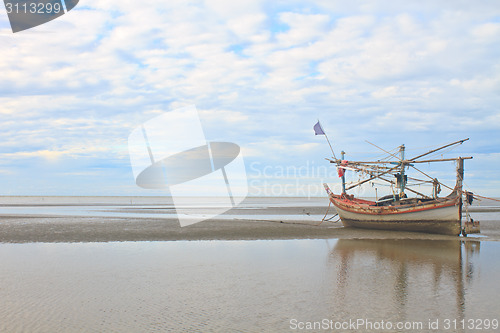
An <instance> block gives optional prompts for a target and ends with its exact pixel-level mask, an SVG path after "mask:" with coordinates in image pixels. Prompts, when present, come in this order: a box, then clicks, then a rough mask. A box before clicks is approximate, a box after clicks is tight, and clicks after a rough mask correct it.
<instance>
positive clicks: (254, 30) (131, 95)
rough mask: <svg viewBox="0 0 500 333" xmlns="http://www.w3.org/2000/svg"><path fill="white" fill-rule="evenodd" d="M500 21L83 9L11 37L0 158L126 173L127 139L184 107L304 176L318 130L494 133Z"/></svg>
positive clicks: (341, 136)
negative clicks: (64, 161) (65, 160)
mask: <svg viewBox="0 0 500 333" xmlns="http://www.w3.org/2000/svg"><path fill="white" fill-rule="evenodd" d="M499 15H500V9H498V6H496V5H494V4H493V3H490V2H484V3H481V4H474V5H469V4H466V3H463V2H461V3H458V2H457V3H447V4H442V3H439V2H434V1H424V2H419V4H418V5H416V4H415V5H414V4H409V3H406V2H401V1H382V0H381V1H373V2H370V3H366V2H360V1H350V2H348V3H347V2H343V3H342V2H332V1H319V0H318V1H314V2H310V3H307V4H304V3H303V2H298V1H295V2H293V1H292V2H290V3H289V5H287V4H280V5H276V4H273V3H265V2H262V1H251V0H247V1H244V2H241V1H240V2H234V1H233V2H231V1H222V0H210V1H188V2H186V1H180V0H179V1H167V2H158V1H152V0H149V1H145V2H141V3H138V2H136V1H130V0H124V1H120V2H116V1H109V0H105V1H93V0H88V1H86V2H85V3H80V4H79V5H78V6H77V7H76V8H75V9H74V10H72V11H71V12H70V13H68V14H66V15H64V16H63V17H61V18H59V19H57V20H54V21H52V22H50V23H48V24H46V25H43V26H40V27H38V28H35V29H32V30H28V31H25V32H22V33H18V34H11V33H10V32H8V31H5V30H3V31H2V32H1V34H0V59H1V60H0V73H2V76H1V77H0V91H1V93H0V120H1V121H2V124H3V126H4V128H6V130H4V131H3V132H1V133H0V149H2V151H1V153H3V154H10V155H4V156H5V157H7V158H14V157H16V158H17V157H19V156H23V154H24V156H26V158H27V156H28V155H30V154H31V155H30V156H31V157H33V156H35V155H37V156H43V155H44V154H45V156H46V157H49V156H56V155H57V154H63V155H62V156H71V157H72V158H75V159H78V160H80V161H83V159H87V160H88V161H96V163H97V164H103V163H104V164H105V163H106V162H103V161H106V160H108V162H107V163H109V164H110V165H116V166H117V167H121V168H123V169H122V172H126V171H125V170H126V168H128V167H129V165H128V163H129V162H128V160H127V156H126V150H124V149H123V148H116V147H120V145H122V144H123V142H125V140H126V138H127V136H128V134H129V132H130V130H131V129H132V128H134V127H135V126H137V125H138V124H141V123H143V122H144V121H146V120H148V119H149V118H151V117H152V116H153V114H158V113H159V112H163V111H168V110H172V109H175V108H177V107H179V106H182V105H186V104H196V105H197V107H198V109H199V110H201V114H202V115H203V116H205V125H206V126H207V128H206V131H207V133H209V134H210V135H211V136H212V137H217V138H223V137H226V138H227V139H228V140H229V139H231V140H234V141H235V142H238V143H239V144H240V145H241V146H242V147H243V150H244V152H248V156H249V158H250V160H252V159H253V160H255V159H259V160H262V161H276V160H279V159H280V158H283V159H285V160H286V161H287V163H298V164H299V165H300V164H301V161H299V160H300V159H304V160H306V159H315V158H317V157H318V156H317V155H318V153H319V154H321V147H322V146H321V145H320V146H318V145H317V141H316V140H315V138H314V136H313V135H312V129H311V128H312V125H313V123H314V122H315V121H316V119H317V118H321V119H322V121H323V122H324V123H325V125H326V126H327V127H328V128H329V129H330V131H331V133H330V134H331V135H332V137H334V138H335V145H342V144H351V143H353V142H362V141H363V140H364V139H373V136H375V137H380V138H381V141H384V140H387V141H390V140H392V139H394V138H401V139H400V140H403V139H404V140H408V141H409V142H411V141H414V142H418V141H419V138H420V137H422V134H423V133H425V135H424V136H425V137H427V138H429V139H428V140H429V141H432V137H435V136H439V137H441V136H450V137H451V136H461V135H462V134H463V133H464V132H473V134H474V135H477V136H478V137H480V136H481V135H491V134H490V133H492V131H494V130H498V126H499V125H498V124H499V123H500V121H499V117H500V111H499V110H498V108H497V106H498V103H499V102H500V96H499V95H498V91H499V88H500V66H499V65H498V51H497V49H498V47H497V46H498V44H499V42H500V34H499V30H500V24H499V23H498V20H497V19H496V18H497V17H498V16H499ZM0 20H3V21H2V22H0V23H2V24H3V25H5V24H6V21H5V20H6V16H5V17H3V18H0ZM3 25H0V26H3ZM275 25H279V27H278V28H277V27H276V26H275ZM440 131H444V132H445V134H442V133H440ZM482 131H488V134H482ZM438 133H439V134H438ZM367 136H370V137H367ZM498 140H499V137H498V134H496V135H493V137H492V138H490V141H492V142H493V143H498ZM398 143H399V142H398ZM84 146H85V147H93V149H94V148H95V150H91V151H90V152H91V153H90V152H89V154H85V153H84V152H83V150H82V149H83V148H82V147H84ZM324 148H325V149H324V151H325V154H329V153H328V150H329V149H328V147H324ZM299 151H300V154H299V153H292V152H299ZM44 152H45V153H44ZM26 154H27V155H26ZM51 154H52V155H51ZM293 154H295V155H297V154H299V155H301V156H294V158H291V157H290V156H291V155H293ZM319 159H320V160H321V159H322V156H321V157H320V158H319ZM89 163H90V162H89ZM273 163H274V162H273ZM82 165H84V166H81V167H82V168H84V167H85V165H87V164H85V163H83V164H82ZM4 170H5V168H4ZM71 172H72V173H73V174H76V173H79V172H81V173H82V174H83V173H85V172H86V170H80V171H78V170H72V171H71ZM92 172H93V171H92ZM92 172H91V173H92ZM115 185H116V184H115ZM115 185H113V186H111V185H110V188H111V187H112V188H116V186H115ZM127 186H128V185H127Z"/></svg>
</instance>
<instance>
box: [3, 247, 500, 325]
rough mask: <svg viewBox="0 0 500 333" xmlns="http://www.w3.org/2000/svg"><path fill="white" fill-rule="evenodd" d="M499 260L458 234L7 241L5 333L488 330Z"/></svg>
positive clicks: (497, 250) (495, 313)
mask: <svg viewBox="0 0 500 333" xmlns="http://www.w3.org/2000/svg"><path fill="white" fill-rule="evenodd" d="M499 254H500V243H498V242H493V241H483V242H478V241H471V240H467V241H461V240H459V239H457V240H404V239H403V240H391V239H385V240H369V239H368V240H360V239H359V240H356V239H354V240H353V239H340V240H288V241H283V240H273V241H176V242H122V243H76V244H68V243H50V244H48V243H31V244H0V265H1V267H2V270H1V271H0V300H1V301H0V319H1V320H0V331H2V332H21V331H28V332H34V331H40V332H54V331H100V332H104V331H105V332H110V331H119V332H140V331H143V332H151V331H162V332H164V331H176V332H178V331H183V330H185V331H211V330H212V331H236V330H238V331H243V332H260V331H267V332H276V331H298V328H300V327H304V328H307V325H318V324H321V325H326V324H328V325H333V326H328V327H316V328H317V329H316V330H315V331H321V328H332V327H333V328H335V325H349V323H350V324H351V325H352V323H356V324H361V323H362V322H361V321H364V322H365V325H361V326H356V327H355V328H354V329H353V326H350V327H347V329H344V330H351V331H374V328H373V327H372V328H371V329H370V327H369V326H366V325H369V324H370V323H371V325H372V326H373V325H377V323H378V325H380V323H381V321H384V325H388V323H391V325H394V326H393V327H392V328H391V329H388V327H387V326H385V328H386V329H385V330H383V331H415V332H419V331H428V330H429V325H431V324H435V323H437V324H438V325H439V327H438V329H439V331H443V330H445V328H446V327H445V325H447V324H448V325H452V324H453V322H452V320H455V326H456V325H458V326H457V327H453V326H452V327H450V328H451V329H448V330H446V331H450V332H451V331H463V330H462V329H461V327H460V325H461V320H464V324H465V325H468V324H470V323H468V322H467V321H468V320H469V319H474V320H478V321H477V322H476V323H475V324H477V325H479V323H480V322H479V321H481V323H482V325H483V328H485V326H484V325H485V324H486V322H485V320H486V319H488V320H490V321H491V320H493V319H496V320H500V315H499V314H500V303H499V302H498V292H497V290H498V288H497V285H498V281H499V280H500V256H499ZM447 320H448V321H447ZM398 323H399V324H401V325H415V324H416V325H417V326H413V327H414V328H411V329H397V328H396V325H397V324H398ZM408 323H409V324H408ZM418 323H420V325H422V326H421V327H420V326H418ZM457 323H458V324H457ZM490 325H491V322H490ZM403 327H404V326H403ZM294 328H297V329H294ZM344 328H345V327H344ZM482 331H485V330H484V329H483V330H482ZM490 331H491V330H490Z"/></svg>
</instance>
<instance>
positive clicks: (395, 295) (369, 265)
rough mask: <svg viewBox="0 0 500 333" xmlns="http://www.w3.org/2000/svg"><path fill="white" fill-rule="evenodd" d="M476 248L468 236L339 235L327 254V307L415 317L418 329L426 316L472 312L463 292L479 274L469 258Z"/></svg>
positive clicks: (396, 318) (345, 312) (374, 316)
mask: <svg viewBox="0 0 500 333" xmlns="http://www.w3.org/2000/svg"><path fill="white" fill-rule="evenodd" d="M479 250H480V242H478V241H471V240H467V241H461V240H439V241H436V240H411V239H384V240H376V239H367V240H363V239H356V240H353V239H340V240H338V241H337V242H336V244H335V245H334V247H333V249H332V250H331V252H330V254H329V257H328V261H329V264H330V265H331V266H332V267H331V269H333V270H334V272H335V273H333V272H332V273H333V274H336V280H337V281H336V283H335V285H334V286H333V290H332V292H333V295H332V296H333V298H334V299H335V302H334V303H335V304H336V306H337V308H336V309H333V308H332V309H331V311H332V313H335V314H336V315H335V317H339V315H340V317H343V318H353V315H356V316H359V315H360V314H363V316H364V318H366V319H371V320H382V319H383V320H387V321H392V322H404V321H409V320H411V321H421V322H422V323H424V325H423V329H425V328H426V326H427V325H428V323H429V322H430V321H432V320H437V319H438V320H441V321H443V320H445V319H450V320H454V319H455V320H461V319H464V318H465V319H467V318H468V317H467V316H468V315H471V314H476V311H475V310H474V309H468V308H467V303H468V302H467V293H468V289H469V287H470V286H471V285H472V284H473V283H474V280H475V278H476V277H477V275H478V274H479V272H478V271H476V266H475V265H474V262H475V260H473V259H474V257H476V256H477V257H479V256H478V254H479ZM476 261H477V260H476ZM472 303H473V304H474V307H476V305H477V300H476V301H473V302H471V304H472ZM469 310H470V311H469ZM339 312H340V313H339ZM339 319H340V318H339ZM344 320H345V319H344Z"/></svg>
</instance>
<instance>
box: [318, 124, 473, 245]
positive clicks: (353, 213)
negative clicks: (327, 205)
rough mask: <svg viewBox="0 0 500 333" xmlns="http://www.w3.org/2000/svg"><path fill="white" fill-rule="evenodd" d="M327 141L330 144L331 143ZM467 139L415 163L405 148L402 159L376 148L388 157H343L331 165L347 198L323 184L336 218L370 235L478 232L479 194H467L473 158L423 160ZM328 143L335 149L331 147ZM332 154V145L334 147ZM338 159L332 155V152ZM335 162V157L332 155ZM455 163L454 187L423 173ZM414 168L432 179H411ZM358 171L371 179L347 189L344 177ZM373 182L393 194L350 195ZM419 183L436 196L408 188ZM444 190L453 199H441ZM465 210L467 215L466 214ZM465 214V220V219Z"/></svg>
mask: <svg viewBox="0 0 500 333" xmlns="http://www.w3.org/2000/svg"><path fill="white" fill-rule="evenodd" d="M318 125H319V121H318V124H317V125H316V126H315V128H314V129H315V131H316V134H323V135H325V136H326V134H325V133H324V131H323V129H322V128H321V125H319V127H318ZM327 140H328V138H327ZM467 140H468V139H464V140H460V141H456V142H453V143H450V144H447V145H444V146H442V147H439V148H436V149H433V150H431V151H428V152H426V153H424V154H421V155H418V156H416V157H413V158H409V159H406V158H405V146H404V145H401V146H400V147H399V156H398V155H396V154H393V153H391V152H388V151H386V150H384V149H382V148H380V147H378V146H376V145H374V146H376V147H377V148H379V149H381V150H383V151H384V152H385V153H387V154H388V155H387V156H386V158H384V159H381V160H377V161H351V160H346V159H345V153H344V152H342V154H341V158H339V159H337V158H333V159H327V160H329V161H330V163H333V164H335V165H336V166H337V170H338V174H339V177H341V179H342V193H340V194H335V193H333V192H332V190H331V189H330V187H329V186H328V185H327V184H324V187H325V190H326V192H327V194H328V197H329V199H330V202H331V204H333V205H334V207H335V209H336V211H337V214H338V216H339V218H340V220H341V221H342V223H343V225H344V226H346V227H357V228H367V229H385V230H398V231H414V232H426V233H436V234H445V235H459V234H462V235H464V236H465V235H467V234H468V233H478V232H479V230H480V229H479V222H478V221H474V220H473V219H472V218H471V217H470V215H469V214H468V206H469V205H470V204H471V203H472V200H473V198H474V194H473V193H471V192H468V191H464V190H463V188H462V187H463V179H464V160H468V159H472V157H457V158H446V159H445V158H441V159H426V160H423V159H422V157H424V156H428V155H429V154H432V153H435V152H437V151H439V150H442V149H444V148H447V147H451V146H454V145H458V144H462V143H463V142H465V141H467ZM328 143H330V142H329V141H328ZM330 148H331V145H330ZM332 153H333V149H332ZM333 155H334V156H335V153H333ZM446 161H447V162H450V161H455V162H456V164H457V168H456V183H455V186H454V187H453V188H452V187H449V186H446V185H445V184H442V183H441V182H440V181H438V180H437V179H436V178H433V177H431V176H429V175H428V174H426V173H425V172H423V171H421V170H419V169H418V168H417V167H416V165H417V164H419V163H433V162H446ZM409 168H412V169H414V170H416V171H418V172H419V173H421V174H423V175H424V176H426V177H427V178H428V179H426V180H421V179H416V178H410V177H408V175H407V174H406V171H407V169H409ZM347 170H349V171H354V172H357V173H360V174H361V175H362V176H366V177H367V178H366V179H364V180H360V181H358V182H356V183H354V184H351V185H349V186H348V187H347V188H346V182H345V172H346V171H347ZM373 180H381V181H383V182H385V183H387V184H389V186H390V187H391V189H392V194H390V195H387V196H383V197H381V198H376V200H374V201H373V200H366V199H361V198H355V197H354V195H352V194H348V193H347V191H348V190H350V189H353V188H355V187H357V186H360V185H362V184H365V183H367V182H370V181H373ZM409 180H412V181H418V182H420V183H422V182H424V183H428V184H429V185H432V195H425V194H423V193H420V192H418V191H416V190H415V189H412V188H410V186H408V181H409ZM441 186H444V187H447V188H449V189H450V190H451V193H450V194H448V195H447V196H444V197H439V196H438V195H439V193H440V192H441ZM408 192H411V193H413V194H414V195H415V196H413V197H408V196H407V194H406V193H408ZM464 204H465V206H466V207H465V211H464ZM464 213H465V218H463V217H462V215H463V214H464Z"/></svg>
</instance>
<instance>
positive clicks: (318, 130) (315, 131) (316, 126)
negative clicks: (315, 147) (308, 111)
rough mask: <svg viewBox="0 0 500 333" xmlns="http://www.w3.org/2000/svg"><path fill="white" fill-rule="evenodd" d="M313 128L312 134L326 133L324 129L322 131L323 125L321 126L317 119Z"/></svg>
mask: <svg viewBox="0 0 500 333" xmlns="http://www.w3.org/2000/svg"><path fill="white" fill-rule="evenodd" d="M313 128H314V134H315V135H326V134H325V131H323V127H321V124H320V123H319V120H318V122H317V123H316V125H314V127H313Z"/></svg>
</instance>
